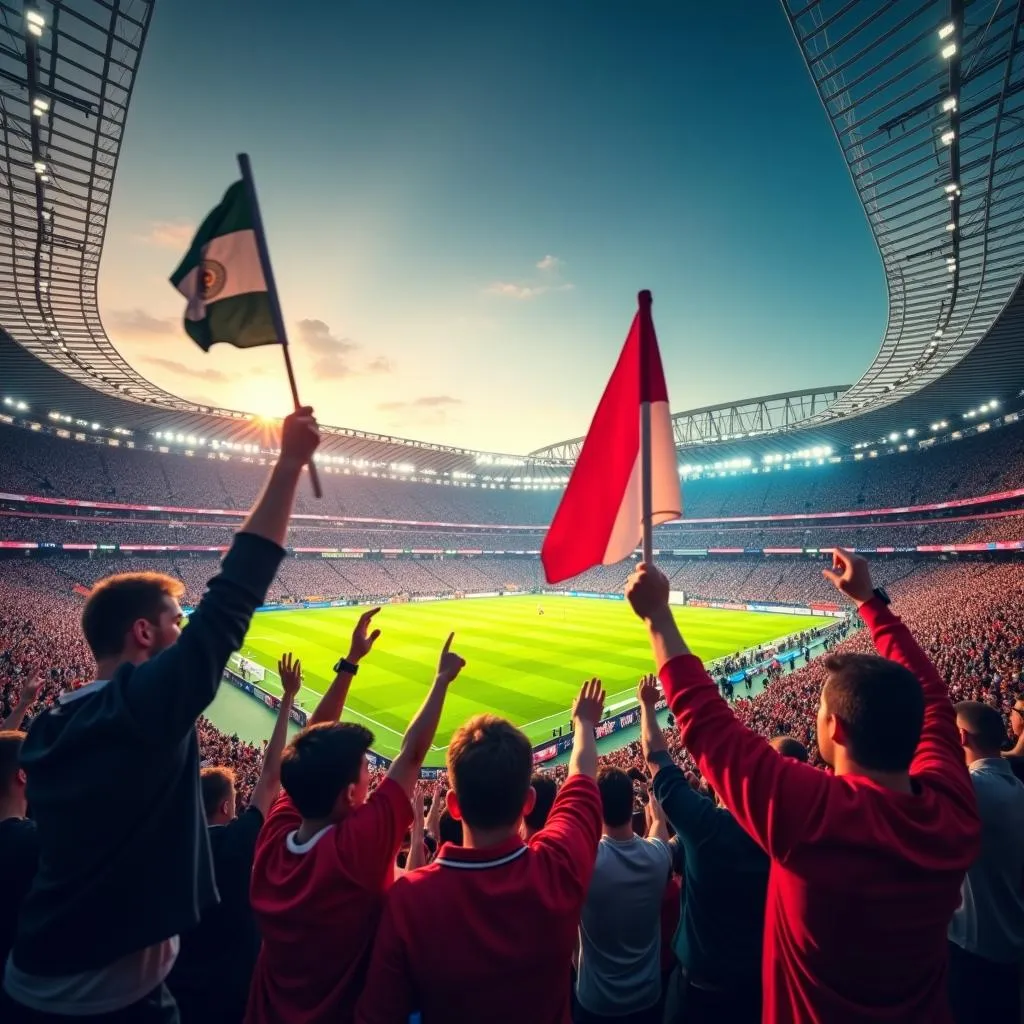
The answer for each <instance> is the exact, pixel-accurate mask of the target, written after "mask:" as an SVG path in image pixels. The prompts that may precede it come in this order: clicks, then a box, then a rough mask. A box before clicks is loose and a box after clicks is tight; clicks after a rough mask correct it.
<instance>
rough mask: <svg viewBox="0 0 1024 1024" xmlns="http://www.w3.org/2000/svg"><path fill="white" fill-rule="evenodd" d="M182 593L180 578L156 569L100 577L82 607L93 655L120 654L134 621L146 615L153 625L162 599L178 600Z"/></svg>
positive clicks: (158, 613) (84, 630)
mask: <svg viewBox="0 0 1024 1024" xmlns="http://www.w3.org/2000/svg"><path fill="white" fill-rule="evenodd" d="M184 593H185V585H184V584H183V583H182V582H181V581H180V580H176V579H174V577H173V576H164V575H163V574H162V573H159V572H125V573H120V574H118V575H117V576H108V577H107V578H106V579H103V580H100V581H99V582H98V583H96V585H95V586H94V587H93V588H92V590H91V591H90V592H89V596H88V597H87V598H86V600H85V607H84V608H83V609H82V632H83V633H84V634H85V642H86V643H87V644H88V645H89V648H90V649H91V650H92V656H93V657H94V658H95V659H96V660H97V661H99V659H100V658H110V657H113V656H114V655H117V654H120V653H121V652H122V651H123V650H124V638H125V634H126V633H127V632H128V630H129V629H131V628H132V623H133V622H136V621H137V620H139V619H146V620H147V621H149V622H152V623H153V624H154V625H156V623H157V622H158V620H159V618H160V610H161V605H162V604H163V602H164V599H165V598H168V597H173V598H174V599H175V600H177V599H178V598H180V597H181V596H182V595H183V594H184Z"/></svg>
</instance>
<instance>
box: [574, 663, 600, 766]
mask: <svg viewBox="0 0 1024 1024" xmlns="http://www.w3.org/2000/svg"><path fill="white" fill-rule="evenodd" d="M603 710H604V687H603V686H602V685H601V680H600V679H591V680H590V682H587V683H584V684H583V689H581V690H580V695H579V696H578V697H577V698H576V702H575V704H573V708H572V719H573V730H574V732H573V741H572V756H571V757H570V758H569V777H570V778H571V777H572V776H573V775H586V776H588V777H589V778H591V779H596V778H597V737H596V736H595V735H594V729H596V728H597V724H598V722H600V721H601V712H602V711H603Z"/></svg>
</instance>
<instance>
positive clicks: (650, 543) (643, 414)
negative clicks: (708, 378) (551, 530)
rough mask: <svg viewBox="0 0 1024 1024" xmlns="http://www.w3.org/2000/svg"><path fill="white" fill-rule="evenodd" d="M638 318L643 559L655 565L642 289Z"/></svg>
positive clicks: (647, 306) (647, 314) (647, 312)
mask: <svg viewBox="0 0 1024 1024" xmlns="http://www.w3.org/2000/svg"><path fill="white" fill-rule="evenodd" d="M636 298H637V306H638V316H639V317H640V346H639V348H640V490H641V496H642V505H641V510H642V512H641V515H642V522H643V531H644V532H643V560H644V562H645V563H646V564H647V565H652V564H653V563H654V528H653V524H652V522H651V520H652V518H653V516H652V512H651V505H652V501H651V403H650V394H651V389H650V380H649V377H650V359H649V358H648V351H649V349H650V330H651V301H652V300H651V293H650V292H649V291H648V290H647V289H646V288H645V289H644V290H643V291H642V292H640V294H639V295H637V297H636Z"/></svg>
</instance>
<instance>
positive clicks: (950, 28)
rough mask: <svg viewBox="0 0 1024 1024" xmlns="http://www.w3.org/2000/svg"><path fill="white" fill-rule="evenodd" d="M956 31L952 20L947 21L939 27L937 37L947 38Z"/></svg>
mask: <svg viewBox="0 0 1024 1024" xmlns="http://www.w3.org/2000/svg"><path fill="white" fill-rule="evenodd" d="M955 31H956V25H955V24H954V23H953V22H952V21H947V22H946V24H945V25H943V26H942V28H940V29H939V38H940V39H948V38H949V37H950V36H951V35H952V34H953V33H954V32H955Z"/></svg>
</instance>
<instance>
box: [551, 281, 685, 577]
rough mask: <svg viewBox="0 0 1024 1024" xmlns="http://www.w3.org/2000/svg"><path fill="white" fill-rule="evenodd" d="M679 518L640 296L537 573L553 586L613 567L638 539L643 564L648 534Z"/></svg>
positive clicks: (674, 471)
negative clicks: (541, 572)
mask: <svg viewBox="0 0 1024 1024" xmlns="http://www.w3.org/2000/svg"><path fill="white" fill-rule="evenodd" d="M645 420H646V424H649V429H647V430H645V429H644V428H645ZM645 483H646V486H645ZM682 514H683V498H682V492H681V490H680V487H679V470H678V467H677V462H676V450H675V443H674V441H673V438H672V419H671V415H670V413H669V405H668V389H667V388H666V386H665V373H664V371H663V370H662V367H661V354H660V352H659V351H658V339H657V336H656V335H655V333H654V321H653V320H652V319H651V293H650V292H647V291H644V292H641V293H640V296H639V309H638V310H637V314H636V316H635V317H634V318H633V326H632V327H630V329H629V335H628V336H627V338H626V344H625V345H624V346H623V348H622V353H621V355H620V356H619V361H618V363H617V364H616V365H615V370H614V371H613V373H612V376H611V380H609V381H608V386H607V387H606V388H605V390H604V394H603V395H602V396H601V402H600V404H599V405H598V407H597V412H596V413H595V414H594V419H593V422H592V423H591V424H590V430H589V431H588V432H587V436H586V439H585V440H584V442H583V448H582V450H581V451H580V454H579V457H578V458H577V460H576V465H575V467H574V468H573V471H572V476H571V477H570V478H569V485H568V487H566V489H565V495H564V496H563V497H562V502H561V504H560V505H559V506H558V511H557V512H555V517H554V519H553V520H552V521H551V526H550V527H549V528H548V532H547V536H546V537H545V538H544V543H543V545H542V546H541V561H542V562H543V563H544V575H545V576H546V577H547V581H548V583H559V582H561V581H562V580H567V579H569V578H570V577H572V576H577V575H578V574H579V573H581V572H585V571H586V570H587V569H590V568H592V567H593V566H595V565H612V564H614V563H615V562H620V561H622V559H624V558H627V557H628V556H629V555H631V554H632V553H633V551H635V550H636V546H637V544H638V543H639V541H640V540H641V537H643V539H644V548H645V557H646V558H648V559H649V558H650V550H649V549H650V531H651V528H652V527H653V526H655V525H657V524H658V523H667V522H668V521H669V520H672V519H678V518H679V517H680V516H682Z"/></svg>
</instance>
